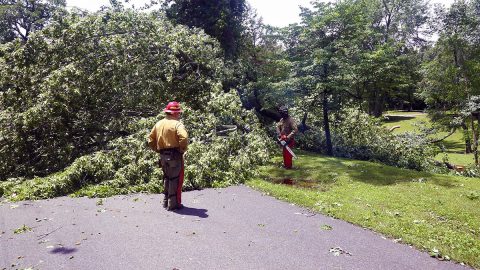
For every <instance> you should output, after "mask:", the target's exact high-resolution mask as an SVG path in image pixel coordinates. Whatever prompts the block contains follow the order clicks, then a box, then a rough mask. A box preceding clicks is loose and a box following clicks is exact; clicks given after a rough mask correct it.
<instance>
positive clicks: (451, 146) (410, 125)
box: [383, 111, 474, 165]
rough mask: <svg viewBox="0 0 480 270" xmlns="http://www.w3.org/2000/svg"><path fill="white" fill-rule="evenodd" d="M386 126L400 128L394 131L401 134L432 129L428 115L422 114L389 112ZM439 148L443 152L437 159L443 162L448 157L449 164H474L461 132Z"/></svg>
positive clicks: (443, 142) (439, 136)
mask: <svg viewBox="0 0 480 270" xmlns="http://www.w3.org/2000/svg"><path fill="white" fill-rule="evenodd" d="M384 118H385V120H384V121H383V122H384V126H385V127H387V128H392V127H394V126H399V128H396V129H394V130H393V133H396V134H399V133H403V132H419V131H420V127H430V126H431V122H430V119H429V118H428V116H427V114H426V113H422V112H401V111H389V112H387V113H386V114H385V116H384ZM447 134H448V132H439V133H438V134H436V135H435V138H442V137H444V136H446V135H447ZM438 145H439V147H440V148H441V149H442V150H443V151H442V153H440V154H438V155H437V156H436V157H435V159H436V160H439V161H443V159H444V157H445V156H447V158H448V162H450V163H453V164H456V165H469V164H473V163H474V160H473V154H465V142H464V141H463V134H462V131H461V130H457V131H456V132H455V133H454V134H453V135H451V136H450V137H448V138H447V139H445V140H443V141H442V142H440V143H439V144H438Z"/></svg>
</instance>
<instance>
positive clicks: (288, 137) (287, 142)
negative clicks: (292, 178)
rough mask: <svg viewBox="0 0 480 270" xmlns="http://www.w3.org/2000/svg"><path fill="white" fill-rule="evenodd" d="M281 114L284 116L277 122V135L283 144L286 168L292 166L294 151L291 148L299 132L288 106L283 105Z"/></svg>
mask: <svg viewBox="0 0 480 270" xmlns="http://www.w3.org/2000/svg"><path fill="white" fill-rule="evenodd" d="M279 113H280V116H281V117H282V118H281V119H280V121H279V122H278V124H277V135H278V139H279V141H280V143H281V144H282V146H283V166H284V167H285V168H286V169H291V168H292V157H293V155H292V153H290V152H291V150H290V151H288V150H289V149H291V148H292V147H293V146H294V145H295V140H294V136H295V134H296V133H297V132H298V128H297V124H296V123H295V121H294V120H293V119H292V118H291V117H290V116H289V115H288V108H287V107H286V106H282V107H280V109H279Z"/></svg>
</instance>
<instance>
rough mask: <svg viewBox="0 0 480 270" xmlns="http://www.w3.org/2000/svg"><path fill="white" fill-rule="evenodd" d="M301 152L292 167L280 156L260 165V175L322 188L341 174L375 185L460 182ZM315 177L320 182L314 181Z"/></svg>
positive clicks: (384, 166) (376, 164)
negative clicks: (282, 161) (282, 162)
mask: <svg viewBox="0 0 480 270" xmlns="http://www.w3.org/2000/svg"><path fill="white" fill-rule="evenodd" d="M298 156H299V159H298V160H297V161H296V162H294V169H293V170H285V169H283V168H281V159H279V158H275V159H274V160H273V162H272V163H271V164H270V165H269V166H265V167H263V168H262V169H261V175H262V176H263V177H264V178H266V179H268V180H270V181H272V182H274V183H281V182H282V181H283V180H284V179H291V180H293V181H295V183H297V184H298V186H300V187H312V188H318V187H320V188H319V189H321V190H322V189H328V188H329V187H330V186H331V185H332V184H334V183H335V182H336V180H337V179H338V178H340V177H347V178H349V179H351V180H353V181H360V182H364V183H367V184H371V185H376V186H387V185H395V184H399V183H406V182H428V183H432V184H435V185H439V186H442V187H448V188H451V187H455V186H456V185H455V183H456V182H458V181H457V180H456V179H453V178H451V177H449V176H446V175H439V174H431V173H427V172H418V171H414V170H407V169H400V168H396V167H392V166H387V165H384V164H380V163H373V162H367V161H359V160H349V159H344V158H332V157H325V156H321V155H316V154H311V153H306V152H302V153H299V154H298ZM312 181H313V182H315V183H316V184H317V185H314V184H312V183H311V182H312Z"/></svg>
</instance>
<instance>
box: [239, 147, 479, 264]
mask: <svg viewBox="0 0 480 270" xmlns="http://www.w3.org/2000/svg"><path fill="white" fill-rule="evenodd" d="M297 152H298V153H297V155H298V156H299V159H297V160H295V161H294V169H293V170H288V171H287V170H284V169H282V168H281V166H280V165H281V157H276V158H274V160H273V161H272V163H271V164H270V165H268V166H265V167H262V168H261V170H260V177H259V178H257V179H254V180H251V181H249V182H247V184H248V185H250V186H252V187H253V188H256V189H259V190H262V191H264V192H266V193H268V194H270V195H272V196H274V197H277V198H279V199H282V200H285V201H288V202H291V203H295V204H297V205H301V206H304V207H306V208H309V209H312V210H314V211H318V212H321V213H324V214H327V215H331V216H334V217H336V218H340V219H343V220H346V221H348V222H351V223H354V224H358V225H360V226H363V227H366V228H370V229H372V230H374V231H377V232H380V233H383V234H384V235H386V236H389V237H391V238H395V239H398V241H400V242H404V243H408V244H412V245H414V246H416V247H418V248H420V249H422V250H427V251H429V252H431V253H432V252H435V251H437V250H438V252H439V253H440V256H444V257H445V256H447V257H449V258H451V259H453V260H456V261H458V262H464V263H467V264H469V265H471V266H474V267H476V268H479V269H480V181H479V180H478V179H473V178H463V177H457V176H448V175H436V174H429V173H424V172H417V171H411V170H406V169H399V168H395V167H390V166H386V165H382V164H377V163H370V162H364V161H355V160H348V159H340V158H330V157H325V156H321V155H316V154H312V153H308V152H301V151H297ZM284 179H291V181H287V182H288V184H280V183H282V182H285V180H284ZM292 183H293V185H292ZM333 230H335V228H333ZM400 239H401V240H400Z"/></svg>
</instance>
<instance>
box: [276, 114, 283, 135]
mask: <svg viewBox="0 0 480 270" xmlns="http://www.w3.org/2000/svg"><path fill="white" fill-rule="evenodd" d="M282 124H283V118H282V119H280V121H278V123H277V136H278V137H280V135H281V132H282Z"/></svg>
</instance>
